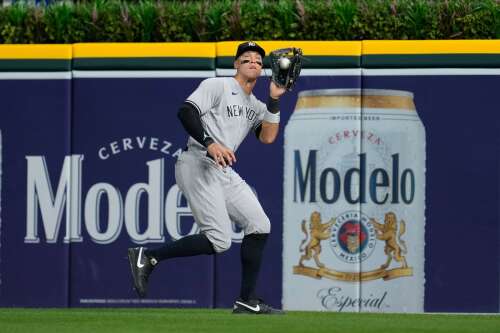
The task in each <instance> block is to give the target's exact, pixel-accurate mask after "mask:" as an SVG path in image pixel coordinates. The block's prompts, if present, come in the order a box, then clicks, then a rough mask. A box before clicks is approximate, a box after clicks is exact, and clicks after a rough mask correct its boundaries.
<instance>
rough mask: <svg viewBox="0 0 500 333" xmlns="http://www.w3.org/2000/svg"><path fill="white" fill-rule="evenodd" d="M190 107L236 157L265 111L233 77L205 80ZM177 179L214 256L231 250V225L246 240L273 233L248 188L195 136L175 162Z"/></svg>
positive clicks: (218, 140) (264, 106) (192, 95)
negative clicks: (250, 235)
mask: <svg viewBox="0 0 500 333" xmlns="http://www.w3.org/2000/svg"><path fill="white" fill-rule="evenodd" d="M186 102H187V103H190V104H191V105H193V106H194V107H195V108H196V109H197V110H198V111H199V112H200V117H201V121H202V123H203V127H204V128H205V132H206V133H207V134H208V135H210V136H211V137H212V138H213V139H214V140H215V142H217V143H219V144H221V145H223V146H225V147H227V148H229V149H231V150H233V151H234V152H236V150H237V149H238V147H239V145H240V144H241V142H242V141H243V139H244V138H245V137H246V136H247V134H248V132H249V131H250V130H255V129H256V128H257V127H258V126H259V124H261V122H262V119H263V117H264V113H265V112H266V110H267V107H266V105H265V104H264V103H262V102H260V101H259V100H258V99H257V98H255V96H254V95H253V94H250V95H247V94H246V93H245V91H244V90H243V89H242V87H241V86H240V85H239V83H238V82H237V81H236V80H235V79H234V78H233V77H227V78H226V77H225V78H210V79H206V80H204V81H203V82H201V84H200V86H199V87H198V88H197V89H196V90H195V91H194V92H193V93H192V94H191V95H190V96H189V97H188V98H187V100H186ZM175 177H176V181H177V185H178V186H179V188H180V189H181V191H182V192H183V193H184V195H185V196H186V198H187V200H188V202H189V206H190V207H191V210H192V212H193V216H194V218H195V221H196V223H197V224H198V225H199V226H200V229H201V231H202V232H203V233H204V234H205V235H206V236H207V238H208V239H209V240H210V241H211V242H212V244H213V247H214V249H215V251H217V252H223V251H225V250H227V249H228V248H229V247H230V245H231V234H232V225H231V221H234V222H235V223H237V224H238V225H239V226H240V227H241V228H242V229H243V231H244V233H245V235H249V234H253V233H269V232H270V229H271V225H270V222H269V218H268V217H267V215H266V214H265V213H264V210H263V209H262V206H261V205H260V203H259V201H258V200H257V197H256V196H255V194H254V193H253V191H252V190H251V189H250V187H249V186H248V184H247V183H246V182H245V181H244V180H243V179H242V178H241V177H240V176H239V175H238V173H237V172H236V171H235V170H234V169H233V168H231V167H230V166H227V167H226V168H222V167H221V166H220V165H218V164H217V163H216V162H215V161H214V160H212V159H211V158H210V157H208V156H207V150H206V148H205V147H203V146H202V145H201V144H199V143H198V142H197V141H196V140H194V139H193V138H192V137H189V139H188V150H187V151H186V152H184V153H182V154H181V156H180V157H179V158H178V160H177V163H176V165H175Z"/></svg>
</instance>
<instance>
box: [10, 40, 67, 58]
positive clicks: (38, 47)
mask: <svg viewBox="0 0 500 333" xmlns="http://www.w3.org/2000/svg"><path fill="white" fill-rule="evenodd" d="M71 56H72V45H71V44H50V45H47V44H3V45H0V59H66V60H71Z"/></svg>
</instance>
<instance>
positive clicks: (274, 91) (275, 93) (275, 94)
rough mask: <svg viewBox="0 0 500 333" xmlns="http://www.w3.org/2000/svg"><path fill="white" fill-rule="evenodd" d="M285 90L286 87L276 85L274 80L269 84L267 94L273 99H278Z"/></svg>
mask: <svg viewBox="0 0 500 333" xmlns="http://www.w3.org/2000/svg"><path fill="white" fill-rule="evenodd" d="M285 92H286V88H284V87H278V86H277V85H276V83H274V81H271V84H270V85H269V95H270V96H271V97H272V98H274V99H279V98H280V97H281V95H283V94H284V93H285Z"/></svg>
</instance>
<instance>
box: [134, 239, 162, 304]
mask: <svg viewBox="0 0 500 333" xmlns="http://www.w3.org/2000/svg"><path fill="white" fill-rule="evenodd" d="M144 250H146V248H144V247H133V248H132V247H131V248H129V249H128V261H129V262H130V269H131V271H132V278H133V279H134V289H135V291H136V292H137V295H139V297H141V298H142V297H146V294H147V292H148V279H149V275H150V274H151V272H152V271H153V269H154V268H155V266H154V265H153V263H152V262H151V259H150V258H148V257H147V256H146V254H145V253H144Z"/></svg>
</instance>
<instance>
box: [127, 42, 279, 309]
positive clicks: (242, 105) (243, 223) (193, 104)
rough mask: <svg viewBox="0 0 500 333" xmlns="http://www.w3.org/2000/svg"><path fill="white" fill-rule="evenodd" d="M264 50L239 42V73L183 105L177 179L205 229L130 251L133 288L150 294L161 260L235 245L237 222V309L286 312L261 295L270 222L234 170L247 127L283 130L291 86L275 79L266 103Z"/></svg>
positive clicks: (269, 136) (210, 83) (260, 132)
mask: <svg viewBox="0 0 500 333" xmlns="http://www.w3.org/2000/svg"><path fill="white" fill-rule="evenodd" d="M264 56H265V51H264V49H263V48H262V47H260V46H259V45H257V44H256V43H254V42H245V43H242V44H240V45H239V46H238V49H237V51H236V56H235V60H234V68H235V69H236V75H235V76H234V77H217V78H209V79H206V80H204V81H202V82H201V84H200V85H199V87H198V88H197V89H196V90H195V91H194V92H193V93H192V94H191V95H190V96H189V97H188V98H187V99H186V101H185V102H184V104H183V105H182V106H181V108H180V110H179V113H178V117H179V119H180V121H181V123H182V125H183V127H184V128H185V130H186V131H187V132H188V134H189V139H188V143H187V148H186V149H185V151H184V152H183V153H182V154H181V156H179V158H178V160H177V162H176V164H175V178H176V182H177V185H178V186H179V188H180V189H181V191H182V192H183V194H184V196H185V197H186V199H187V201H188V202H189V206H190V207H191V210H192V212H193V216H194V219H195V221H196V223H197V224H198V225H199V228H200V231H201V232H200V234H196V235H191V236H186V237H184V238H182V239H179V240H177V241H174V242H171V243H168V244H166V245H165V246H163V247H160V248H157V249H146V248H144V247H138V248H130V249H129V250H128V256H129V261H130V265H131V269H132V275H133V278H134V287H135V290H136V292H137V293H138V295H139V296H140V297H144V296H146V292H147V286H148V278H149V276H150V274H151V272H152V271H153V269H154V268H155V267H156V265H158V263H160V262H161V261H163V260H166V259H170V258H175V257H187V256H195V255H201V254H207V255H212V254H217V253H221V252H224V251H226V250H228V249H229V247H230V246H231V235H232V224H231V221H234V222H235V223H237V224H238V225H239V226H240V227H241V228H242V229H243V230H244V235H245V236H244V238H243V241H242V244H241V265H242V277H241V289H240V296H239V298H238V299H237V300H236V301H235V303H234V307H233V313H250V314H283V313H284V312H283V311H281V310H278V309H274V308H272V307H271V306H269V305H267V304H265V303H264V302H263V301H262V300H260V299H258V298H257V297H256V295H255V294H254V290H255V285H256V282H257V276H258V273H259V270H260V266H261V259H262V253H263V249H264V245H265V243H266V239H267V237H268V235H269V233H270V231H271V224H270V221H269V218H268V217H267V215H266V213H265V212H264V210H263V209H262V207H261V205H260V203H259V201H258V200H257V197H256V196H255V194H254V193H253V192H252V190H251V189H250V187H249V186H248V185H247V183H246V182H245V181H244V180H243V179H242V178H241V177H240V176H239V175H238V173H237V172H236V171H235V170H234V169H233V168H232V165H233V164H234V163H236V161H237V160H236V156H235V152H236V150H237V149H238V147H239V145H240V144H241V142H242V141H243V139H244V138H245V137H246V136H247V134H248V132H250V131H253V132H254V133H255V135H256V136H257V137H258V139H259V140H260V141H261V142H262V143H266V144H269V143H272V142H273V141H274V140H275V139H276V136H277V134H278V130H279V120H280V113H279V105H278V101H279V98H280V96H281V95H282V94H283V93H284V92H285V88H281V87H278V86H277V85H276V84H275V83H274V82H271V84H270V96H269V98H268V101H267V103H266V104H264V103H262V102H261V101H259V100H258V99H257V98H256V97H255V96H254V95H253V94H252V90H253V88H254V86H255V84H256V82H257V78H258V77H259V76H260V74H261V71H262V65H263V64H262V61H263V58H264Z"/></svg>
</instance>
